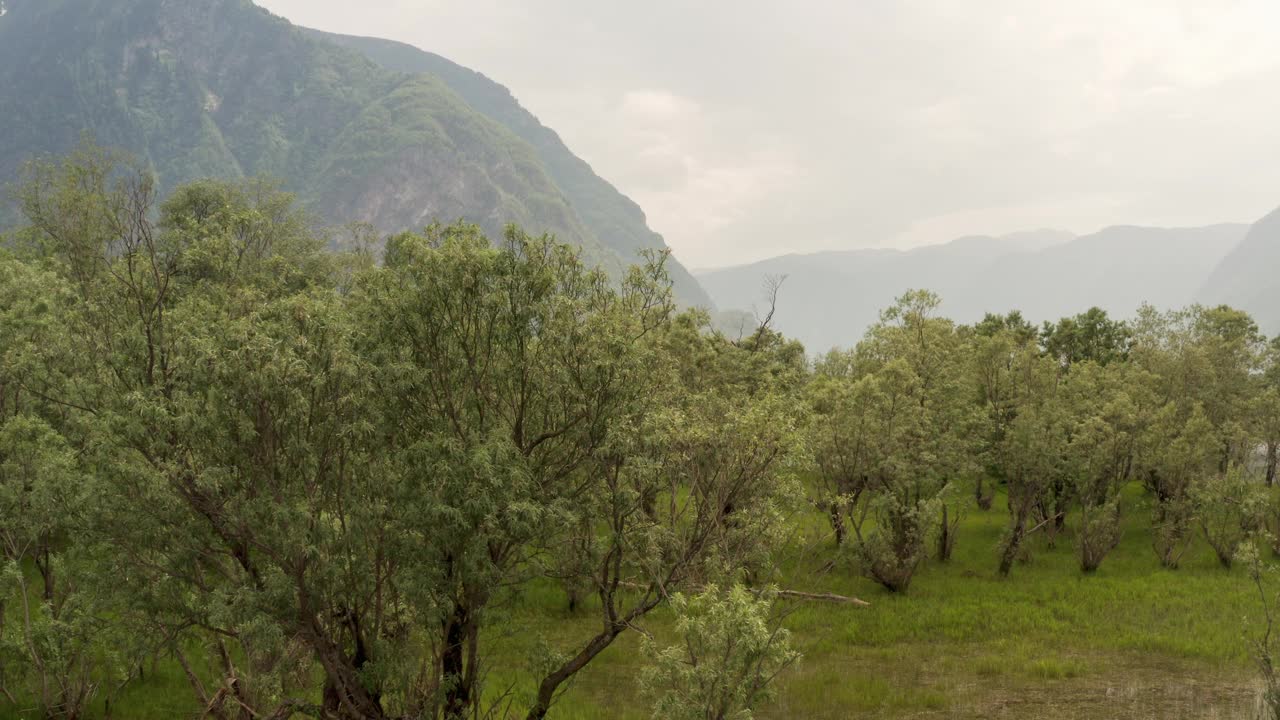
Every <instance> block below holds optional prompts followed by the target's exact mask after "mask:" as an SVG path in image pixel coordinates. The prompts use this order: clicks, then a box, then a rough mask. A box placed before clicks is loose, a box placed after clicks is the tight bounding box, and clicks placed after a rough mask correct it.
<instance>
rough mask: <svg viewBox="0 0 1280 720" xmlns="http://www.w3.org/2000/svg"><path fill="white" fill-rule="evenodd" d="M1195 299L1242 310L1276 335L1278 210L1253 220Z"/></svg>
mask: <svg viewBox="0 0 1280 720" xmlns="http://www.w3.org/2000/svg"><path fill="white" fill-rule="evenodd" d="M1199 300H1200V301H1201V302H1202V303H1205V304H1211V305H1218V304H1226V305H1232V306H1234V307H1239V308H1243V309H1246V310H1248V311H1249V312H1251V313H1252V314H1253V317H1254V319H1255V320H1257V321H1258V325H1259V326H1260V327H1261V329H1262V331H1263V332H1265V333H1267V334H1268V335H1273V336H1274V335H1280V209H1277V210H1275V211H1273V212H1271V214H1269V215H1267V216H1266V217H1264V218H1262V219H1261V220H1259V221H1258V222H1257V223H1255V224H1254V225H1253V227H1252V228H1250V229H1249V234H1248V235H1246V236H1245V238H1244V239H1243V240H1241V241H1240V244H1239V245H1237V246H1236V247H1235V249H1233V250H1232V251H1231V253H1230V254H1228V255H1227V256H1226V257H1225V258H1223V259H1222V262H1221V263H1219V264H1218V266H1217V267H1215V268H1214V270H1213V273H1212V274H1211V275H1210V276H1209V278H1208V279H1207V280H1206V281H1205V283H1204V287H1203V288H1201V290H1200V297H1199Z"/></svg>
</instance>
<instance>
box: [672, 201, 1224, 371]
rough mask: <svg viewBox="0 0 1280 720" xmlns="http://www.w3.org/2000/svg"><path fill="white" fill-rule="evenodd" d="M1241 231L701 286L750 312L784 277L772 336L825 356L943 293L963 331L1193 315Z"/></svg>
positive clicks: (725, 278) (745, 276)
mask: <svg viewBox="0 0 1280 720" xmlns="http://www.w3.org/2000/svg"><path fill="white" fill-rule="evenodd" d="M1248 230H1249V226H1248V225H1239V224H1223V225H1213V226H1209V227H1204V228H1175V229H1161V228H1140V227H1129V226H1117V227H1111V228H1106V229H1104V230H1102V231H1099V232H1097V233H1094V234H1092V235H1087V236H1082V237H1071V236H1069V234H1065V233H1057V232H1054V231H1036V232H1032V233H1016V234H1014V235H1010V236H1004V237H989V236H969V237H964V238H960V239H957V240H954V241H952V242H949V243H945V244H942V245H932V246H927V247H920V248H914V249H911V250H905V251H902V250H886V249H867V250H852V251H845V252H824V253H818V254H814V255H787V256H783V257H778V258H773V259H770V260H765V261H762V262H758V263H752V264H750V265H744V266H740V267H734V268H725V269H720V270H715V271H711V272H707V273H701V274H699V275H698V279H699V281H701V283H702V285H703V287H705V288H706V289H707V292H709V293H710V294H711V297H712V299H713V300H714V301H715V302H716V303H717V305H718V306H719V307H721V308H726V309H728V308H742V309H749V308H751V307H752V306H753V305H755V304H758V303H759V302H760V288H761V282H762V281H763V279H764V278H765V277H766V276H770V275H772V276H778V275H786V276H787V280H786V282H785V283H784V285H783V288H782V291H781V293H780V297H779V305H778V311H777V314H776V316H775V322H776V326H777V329H778V330H780V331H781V332H783V333H785V334H787V335H790V336H793V337H796V338H797V339H799V340H800V341H801V342H803V343H804V344H805V346H806V348H808V349H809V350H810V351H811V352H823V351H825V350H827V349H829V348H831V347H833V346H845V347H847V346H851V345H853V344H855V343H857V341H858V340H859V339H860V338H861V337H862V334H863V332H864V331H865V330H866V328H867V327H868V326H870V325H871V324H872V323H874V322H875V321H876V320H877V318H878V316H879V312H880V311H881V310H883V309H884V308H886V307H888V306H889V305H890V304H892V302H893V300H894V298H896V297H898V296H899V295H901V294H902V293H903V292H905V291H906V290H909V289H928V290H932V291H933V292H936V293H938V294H939V295H940V296H941V297H942V300H943V305H942V312H943V313H945V314H946V315H947V316H949V317H951V318H953V319H955V320H956V321H958V322H973V321H976V320H979V319H981V318H982V315H983V314H984V313H986V312H1007V311H1009V310H1015V309H1016V310H1020V311H1021V312H1022V313H1023V314H1024V315H1025V316H1027V317H1028V318H1029V319H1030V320H1032V321H1033V322H1037V323H1038V322H1041V321H1044V320H1057V319H1059V318H1061V317H1063V316H1066V315H1071V314H1075V313H1078V312H1082V311H1084V310H1087V309H1088V308H1089V307H1091V306H1094V305H1097V306H1099V307H1102V308H1103V309H1105V310H1107V311H1108V312H1110V313H1112V314H1114V315H1119V316H1129V315H1131V314H1132V313H1133V312H1134V311H1135V310H1136V309H1137V308H1138V307H1139V306H1140V305H1141V304H1142V303H1143V302H1149V303H1151V304H1153V305H1156V306H1159V307H1164V308H1168V307H1179V306H1182V305H1186V304H1190V303H1191V302H1194V301H1195V300H1196V298H1197V292H1198V290H1199V288H1200V287H1201V285H1202V284H1203V283H1204V279H1205V278H1206V277H1207V276H1208V274H1209V273H1210V271H1211V269H1212V268H1213V267H1214V266H1216V265H1217V264H1218V262H1219V261H1221V260H1222V259H1223V258H1224V257H1226V256H1227V254H1228V253H1229V252H1231V251H1232V249H1233V248H1234V247H1235V246H1236V245H1237V244H1238V243H1240V241H1241V239H1242V238H1243V237H1244V236H1245V233H1246V232H1247V231H1248Z"/></svg>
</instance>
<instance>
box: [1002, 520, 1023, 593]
mask: <svg viewBox="0 0 1280 720" xmlns="http://www.w3.org/2000/svg"><path fill="white" fill-rule="evenodd" d="M1026 531H1027V514H1026V512H1025V511H1023V512H1019V513H1018V520H1017V522H1015V523H1014V524H1013V532H1012V533H1011V534H1010V535H1009V541H1008V542H1007V543H1006V544H1005V546H1004V552H1003V553H1002V554H1001V556H1000V577H1009V571H1011V570H1013V561H1014V560H1017V559H1018V549H1019V548H1021V547H1022V538H1023V536H1024V535H1025V534H1026Z"/></svg>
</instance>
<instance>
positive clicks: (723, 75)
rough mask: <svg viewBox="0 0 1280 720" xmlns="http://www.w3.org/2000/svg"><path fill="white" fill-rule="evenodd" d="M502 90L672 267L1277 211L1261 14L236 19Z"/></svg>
mask: <svg viewBox="0 0 1280 720" xmlns="http://www.w3.org/2000/svg"><path fill="white" fill-rule="evenodd" d="M258 2H259V4H260V5H263V6H265V7H267V8H268V9H270V10H272V11H273V12H275V13H277V14H279V15H283V16H285V17H287V18H289V19H290V20H292V21H294V22H295V23H298V24H302V25H309V26H312V27H317V28H321V29H324V30H331V31H336V32H345V33H350V34H360V35H375V36H380V37H387V38H393V39H396V40H401V41H404V42H408V43H411V44H413V45H417V46H419V47H421V48H424V49H427V50H430V51H432V52H436V53H439V54H441V55H444V56H446V57H448V58H450V59H452V60H454V61H455V62H458V63H461V64H463V65H466V66H468V67H471V68H473V69H476V70H479V71H480V72H483V73H484V74H486V75H488V76H489V77H491V78H493V79H494V80H497V81H498V82H500V83H502V84H504V85H506V86H507V87H508V88H510V89H511V90H512V92H513V93H514V94H515V96H516V97H517V98H518V99H519V100H520V101H521V103H523V104H524V106H525V107H526V108H528V109H529V110H531V111H532V112H533V113H534V114H535V115H537V116H538V117H539V119H541V120H542V122H543V123H544V124H546V125H548V126H550V127H551V128H553V129H555V130H556V131H558V132H559V133H560V135H561V137H563V138H564V140H565V142H566V144H568V146H569V147H570V149H572V150H573V151H574V152H575V153H577V154H578V155H579V156H581V157H582V158H584V159H585V160H587V161H588V162H589V163H591V165H592V166H593V167H594V168H595V170H596V172H598V173H599V174H600V175H602V176H603V177H604V178H605V179H607V180H609V181H610V182H612V183H613V184H615V185H616V186H618V187H619V188H620V189H621V190H622V191H623V192H624V193H626V194H627V195H629V196H631V197H632V198H633V199H635V200H636V201H637V202H638V203H640V205H641V206H642V207H643V208H644V209H645V211H646V213H647V214H648V216H649V224H650V226H651V227H653V228H654V229H655V230H657V231H658V232H661V233H662V234H663V235H665V236H666V238H667V241H668V242H669V243H670V244H671V245H672V247H674V248H675V250H676V254H677V256H678V257H679V258H681V259H682V260H683V261H684V262H685V263H686V264H688V265H690V266H693V267H709V266H720V265H732V264H738V263H742V262H748V261H752V260H756V259H760V258H763V257H767V256H771V255H777V254H783V253H787V252H808V251H815V250H823V249H842V248H853V247H866V246H878V245H894V246H903V247H905V246H911V245H919V244H925V243H933V242H943V241H946V240H949V239H951V238H954V237H957V236H960V235H965V234H978V233H982V234H997V233H1005V232H1012V231H1016V230H1022V229H1033V228H1039V227H1053V228H1061V229H1065V230H1071V231H1073V232H1077V233H1086V232H1092V231H1094V230H1096V229H1098V228H1100V227H1102V226H1105V225H1109V224H1117V223H1128V224H1155V225H1190V224H1209V223H1214V222H1225V221H1239V222H1247V221H1252V220H1255V219H1257V218H1258V217H1260V216H1262V215H1263V214H1265V213H1266V212H1268V211H1270V210H1271V209H1274V208H1275V207H1276V206H1280V2H1277V0H1071V1H1070V2H1064V1H1062V0H933V1H926V0H847V1H845V2H833V1H832V0H789V1H788V2H780V1H778V0H700V1H693V0H648V1H647V2H623V1H621V0H361V2H358V3H352V2H350V1H349V0H258Z"/></svg>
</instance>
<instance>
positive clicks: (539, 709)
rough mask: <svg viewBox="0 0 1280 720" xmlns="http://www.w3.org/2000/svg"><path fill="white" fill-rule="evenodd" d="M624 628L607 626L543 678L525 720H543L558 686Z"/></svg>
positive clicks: (585, 664)
mask: <svg viewBox="0 0 1280 720" xmlns="http://www.w3.org/2000/svg"><path fill="white" fill-rule="evenodd" d="M625 628H626V625H625V624H622V623H614V624H612V625H609V626H607V627H606V628H605V629H604V630H603V631H601V632H600V633H599V634H598V635H596V636H595V637H593V638H591V642H589V643H587V645H586V647H584V648H582V650H580V651H578V654H577V655H574V656H573V657H571V658H569V660H568V661H566V662H565V663H564V664H563V665H561V666H560V667H558V668H556V670H555V671H554V672H552V673H551V674H550V675H548V676H546V677H545V678H543V679H542V682H541V683H539V685H538V696H537V697H536V698H535V699H534V701H533V706H532V707H530V708H529V714H528V715H526V716H525V719H526V720H543V718H545V717H546V716H547V712H548V711H550V710H551V701H552V700H555V697H556V691H557V690H559V689H560V686H561V685H563V684H564V682H565V681H566V680H568V679H569V678H571V677H573V676H574V674H576V673H577V672H578V671H579V670H581V669H582V668H584V667H586V666H587V663H589V662H591V661H592V659H594V658H595V656H596V655H599V654H600V653H602V652H604V650H605V648H607V647H609V645H611V644H612V643H613V641H614V639H615V638H617V637H618V635H619V634H620V633H621V632H622V631H623V630H624V629H625Z"/></svg>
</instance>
